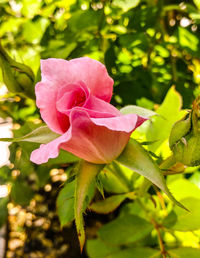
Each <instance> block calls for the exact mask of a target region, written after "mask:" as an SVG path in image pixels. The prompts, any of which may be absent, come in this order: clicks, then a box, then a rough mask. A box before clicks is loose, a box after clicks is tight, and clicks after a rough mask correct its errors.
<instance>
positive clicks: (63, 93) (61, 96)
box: [56, 82, 89, 115]
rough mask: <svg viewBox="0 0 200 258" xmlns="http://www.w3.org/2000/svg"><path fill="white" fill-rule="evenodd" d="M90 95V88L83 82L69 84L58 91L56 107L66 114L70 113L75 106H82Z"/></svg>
mask: <svg viewBox="0 0 200 258" xmlns="http://www.w3.org/2000/svg"><path fill="white" fill-rule="evenodd" d="M88 96H89V92H88V89H87V88H86V86H85V84H84V83H83V82H78V83H75V84H68V85H67V86H65V87H63V88H61V89H60V90H59V92H58V96H57V102H56V107H57V110H58V111H59V112H61V113H63V114H65V115H69V112H70V110H71V109H72V108H73V107H76V106H78V107H82V106H83V105H84V103H85V101H86V100H87V98H88Z"/></svg>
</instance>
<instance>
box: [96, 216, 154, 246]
mask: <svg viewBox="0 0 200 258" xmlns="http://www.w3.org/2000/svg"><path fill="white" fill-rule="evenodd" d="M152 229H153V226H152V224H150V223H149V222H147V221H146V220H144V219H142V218H140V217H138V216H135V215H130V214H127V215H125V216H120V217H118V218H117V219H115V220H113V221H111V222H109V223H108V224H106V225H104V226H103V227H101V228H100V230H99V231H98V235H99V237H100V238H101V240H102V241H104V242H105V243H108V244H111V245H123V244H128V243H133V242H135V241H137V240H139V239H141V238H143V237H145V236H147V235H148V234H149V233H150V232H151V231H152Z"/></svg>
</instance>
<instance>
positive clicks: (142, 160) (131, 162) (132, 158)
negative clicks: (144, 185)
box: [117, 139, 187, 210]
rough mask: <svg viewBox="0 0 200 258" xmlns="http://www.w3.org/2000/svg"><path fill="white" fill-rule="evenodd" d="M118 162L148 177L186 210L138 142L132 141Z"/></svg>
mask: <svg viewBox="0 0 200 258" xmlns="http://www.w3.org/2000/svg"><path fill="white" fill-rule="evenodd" d="M117 162H119V163H121V164H122V165H124V166H125V167H128V168H129V169H131V170H133V171H135V172H137V173H138V174H140V175H142V176H144V177H146V178H147V179H148V180H149V181H151V182H152V183H153V184H155V185H156V186H157V187H159V188H160V189H161V190H163V192H164V193H166V194H167V196H168V197H169V198H170V199H171V200H172V201H173V202H174V203H175V204H177V205H178V206H180V207H181V208H184V209H186V208H185V207H184V206H183V205H182V204H181V203H180V202H178V201H177V200H176V199H175V198H174V197H173V195H172V194H171V193H170V191H169V189H168V188H167V185H166V183H165V180H164V177H163V174H162V171H161V170H160V168H159V167H158V165H157V164H156V162H155V161H154V160H153V159H152V158H151V157H150V155H149V154H148V152H147V151H146V150H145V149H144V148H143V147H142V145H141V144H139V143H138V142H137V141H136V140H134V139H130V141H129V142H128V144H127V146H126V147H125V149H124V151H123V152H122V154H121V155H120V156H119V157H118V158H117ZM186 210H187V209H186Z"/></svg>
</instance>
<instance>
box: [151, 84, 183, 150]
mask: <svg viewBox="0 0 200 258" xmlns="http://www.w3.org/2000/svg"><path fill="white" fill-rule="evenodd" d="M181 106H182V98H181V95H180V94H179V93H178V92H177V91H176V90H175V88H174V87H172V88H170V90H169V91H168V93H167V95H166V97H165V99H164V101H163V103H162V105H161V106H160V107H159V108H158V109H157V110H156V112H157V113H158V115H159V116H155V117H153V118H152V123H151V124H150V125H149V127H148V128H147V134H146V136H147V141H155V143H154V144H151V145H149V148H148V149H149V150H150V151H152V152H155V151H156V150H157V149H158V148H159V147H160V146H161V144H162V143H163V142H164V141H166V140H167V139H169V135H170V132H171V129H172V126H173V124H174V123H175V122H176V121H177V120H180V119H181V118H182V117H183V116H184V114H185V113H186V111H183V110H181V111H180V109H181Z"/></svg>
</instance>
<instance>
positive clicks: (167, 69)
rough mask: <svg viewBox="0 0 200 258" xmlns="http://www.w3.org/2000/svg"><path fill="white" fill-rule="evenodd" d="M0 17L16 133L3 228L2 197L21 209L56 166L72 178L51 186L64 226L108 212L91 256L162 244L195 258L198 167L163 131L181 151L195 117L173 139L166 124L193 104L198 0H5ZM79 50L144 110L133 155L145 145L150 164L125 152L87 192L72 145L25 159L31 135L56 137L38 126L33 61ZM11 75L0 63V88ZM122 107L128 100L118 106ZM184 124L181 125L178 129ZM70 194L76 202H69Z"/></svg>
mask: <svg viewBox="0 0 200 258" xmlns="http://www.w3.org/2000/svg"><path fill="white" fill-rule="evenodd" d="M172 3H173V4H172ZM0 15H1V19H0V41H1V45H2V47H3V49H4V50H5V51H6V52H7V53H8V55H9V56H10V57H12V60H14V64H15V65H13V63H12V62H11V61H10V62H11V63H10V65H11V68H12V69H11V70H9V77H8V79H9V86H8V85H7V87H8V90H9V91H8V92H6V93H3V94H1V96H0V101H1V105H0V117H1V118H3V119H4V122H6V121H10V120H9V119H11V120H12V123H13V136H14V137H15V142H14V143H13V144H12V145H10V147H9V149H10V164H9V165H6V166H3V167H1V168H0V184H6V185H8V187H9V189H11V190H10V194H9V196H8V197H6V198H1V199H0V209H1V214H0V226H1V225H2V224H3V223H4V222H5V220H6V216H7V203H8V202H13V203H15V204H19V205H21V206H22V207H26V206H27V205H28V204H29V203H30V201H31V200H32V199H33V198H35V195H34V191H35V189H40V188H43V187H44V186H45V185H46V184H47V183H48V180H49V172H50V171H52V169H54V168H56V169H60V168H62V169H64V170H65V175H66V178H67V181H66V182H65V185H64V186H63V188H62V189H60V188H59V189H57V191H58V192H59V195H58V199H57V213H58V216H59V219H60V222H61V226H65V225H69V223H70V222H71V221H72V220H73V219H74V215H75V214H76V216H78V218H79V222H78V223H79V228H80V229H81V230H83V228H82V227H83V224H82V223H81V222H82V220H83V217H82V216H83V213H84V212H85V210H86V206H88V205H89V209H87V213H90V212H91V213H95V212H96V213H98V214H104V215H102V216H106V215H105V214H112V217H109V221H107V223H106V224H104V225H101V227H100V228H99V229H96V233H95V235H96V238H95V239H89V240H87V243H86V250H87V254H88V256H89V257H91V258H97V257H99V258H100V257H101V258H102V257H115V258H117V257H123V258H124V257H160V254H161V253H162V255H163V257H166V253H168V254H169V255H170V256H171V257H181V258H182V257H188V256H190V257H199V252H200V251H199V249H197V248H198V247H199V237H200V224H199V221H200V212H199V209H200V189H199V187H200V176H199V167H193V168H191V167H186V166H185V165H190V164H188V163H187V164H182V163H184V162H183V160H182V159H180V158H179V159H178V161H179V162H180V161H181V162H182V163H179V162H176V160H174V159H173V158H168V157H171V155H172V151H171V150H170V148H169V143H168V140H169V137H170V139H171V141H170V147H171V145H173V148H175V147H174V146H176V147H177V145H174V144H175V143H176V142H177V141H178V142H180V144H182V145H181V146H183V148H185V144H184V140H182V137H183V136H185V135H186V134H187V132H188V130H190V126H191V124H190V126H189V127H187V128H186V133H185V131H184V133H182V131H181V133H180V135H178V136H177V133H176V136H175V137H174V138H173V137H172V135H171V136H170V134H171V130H172V127H173V125H174V123H175V122H177V121H178V120H180V119H183V118H184V117H185V116H186V115H187V111H186V109H191V107H192V102H193V100H194V98H196V97H197V96H198V95H199V93H200V88H199V87H200V61H199V57H200V47H199V46H200V41H199V32H200V28H199V21H200V5H199V1H197V0H194V1H185V2H181V1H178V0H176V1H169V0H167V1H163V0H161V1H156V0H154V1H149V0H137V1H136V0H135V1H131V0H124V1H121V0H114V1H108V0H101V1H98V0H94V1H89V0H77V1H76V0H68V1H64V0H59V1H53V0H43V1H39V0H37V1H31V0H20V1H15V0H13V1H7V0H0ZM1 53H4V52H2V51H0V58H2V56H1ZM81 56H89V57H91V58H94V59H96V60H99V61H101V62H103V63H105V65H106V67H107V69H108V71H109V74H110V76H111V77H112V78H113V79H114V81H115V85H114V94H113V98H112V104H114V105H115V106H117V107H118V108H120V109H121V107H123V108H122V109H121V112H122V113H124V114H125V113H126V114H127V113H129V112H132V111H133V110H134V112H136V113H137V112H139V113H140V114H143V115H144V116H147V117H149V121H147V122H145V124H144V125H143V126H141V127H140V128H138V130H136V131H135V132H134V133H133V135H132V137H133V138H134V139H136V140H137V142H136V144H139V146H140V147H138V148H139V149H140V150H141V152H138V153H139V154H141V153H145V154H144V155H145V157H148V158H147V159H148V160H146V162H147V163H148V162H150V163H148V165H147V167H146V169H145V171H142V172H141V168H140V167H139V169H138V167H136V161H138V159H136V161H134V163H133V164H132V165H130V164H129V166H123V163H124V162H123V158H124V157H123V156H122V157H119V159H118V161H117V162H113V163H112V164H109V165H107V166H106V167H104V168H103V169H102V168H101V172H100V173H99V174H98V175H97V177H96V179H95V180H96V181H95V180H94V178H93V177H91V178H89V180H91V181H93V184H95V185H96V188H97V189H98V191H94V185H93V186H92V187H91V189H88V188H87V187H86V189H85V192H84V191H83V190H84V189H83V188H82V187H78V186H77V185H80V180H79V178H78V179H76V174H77V163H78V162H79V159H78V158H77V157H75V156H74V155H71V154H69V153H67V152H64V151H63V152H61V153H60V155H59V157H58V158H56V159H52V160H50V161H49V162H47V163H46V164H44V165H41V166H37V165H35V164H33V163H31V162H30V153H31V152H32V150H34V149H35V148H37V147H38V143H41V142H43V143H44V142H47V141H49V140H50V139H53V138H54V137H57V136H56V135H55V134H52V132H48V129H47V128H46V127H42V126H43V125H44V124H43V123H42V120H41V118H40V116H39V112H38V110H37V108H36V105H35V100H34V96H33V95H32V94H33V89H34V88H33V87H34V85H35V83H36V82H37V81H39V80H40V70H39V66H40V59H46V58H49V57H55V58H63V59H72V58H76V57H81ZM3 57H4V59H1V60H3V61H4V62H0V65H1V66H3V64H6V66H8V63H9V60H10V59H9V58H7V59H5V54H4V55H3ZM19 64H22V65H26V67H30V68H31V70H29V69H30V68H28V73H31V80H33V76H32V71H33V73H34V78H35V79H34V80H35V81H34V83H33V82H32V81H31V83H30V82H29V83H28V84H26V85H29V88H28V89H27V88H26V90H25V92H24V94H22V90H21V88H20V86H19V85H22V86H23V87H24V84H23V83H22V82H24V77H23V78H21V77H20V76H22V75H24V74H23V73H22V72H21V71H22V70H21V69H23V66H19ZM13 68H14V69H13ZM25 69H27V68H25ZM30 71H31V72H30ZM11 75H12V76H13V77H12V78H11ZM25 75H26V73H25ZM13 78H15V79H14V80H13ZM8 79H5V72H4V69H2V73H1V72H0V81H1V84H0V87H1V88H0V90H1V89H2V91H3V89H4V87H5V86H4V83H5V84H8V83H7V80H8ZM26 80H27V78H26ZM3 81H4V82H3ZM14 82H15V85H14V90H13V88H12V87H11V86H13V84H12V83H14ZM10 83H11V84H12V85H11V86H10ZM16 83H17V84H16ZM16 85H17V86H16ZM22 86H21V87H22ZM15 87H17V89H16V88H15ZM23 87H22V88H23ZM31 87H32V88H31ZM23 89H24V88H23ZM125 105H129V106H128V107H125V108H124V106H125ZM133 105H134V106H133ZM135 105H138V106H140V107H142V108H144V109H141V108H138V107H136V106H135ZM193 108H194V107H193ZM147 109H148V110H147ZM186 118H188V116H186ZM182 121H185V120H182ZM176 125H177V123H176ZM38 128H39V129H38ZM176 128H177V127H176ZM180 128H181V129H179V128H178V130H179V132H180V130H182V129H183V128H182V127H180ZM184 129H185V127H184ZM174 130H176V129H175V127H173V131H174ZM31 132H34V133H31ZM38 132H39V136H38ZM41 133H42V134H43V135H42V141H41V138H40V137H41ZM25 135H26V137H24V136H25ZM38 137H39V138H38ZM177 137H178V138H177ZM188 137H189V136H188V135H187V137H186V140H188ZM19 139H21V140H24V141H28V142H24V141H19ZM138 142H139V143H138ZM171 142H173V144H171ZM195 144H196V142H195ZM191 145H192V146H193V144H191ZM196 145H197V146H198V142H197V144H196ZM142 146H143V147H142ZM144 149H145V150H144ZM197 149H198V148H197ZM172 150H173V151H174V149H172ZM179 153H180V152H179ZM150 156H152V158H150ZM186 156H187V155H186ZM197 156H198V155H197ZM133 160H134V157H132V159H131V161H132V162H133ZM141 160H142V161H143V162H141V161H140V162H139V165H144V164H147V163H145V162H144V157H142V158H141ZM126 162H127V161H126ZM126 162H125V163H126ZM156 163H157V164H156ZM149 164H150V165H149ZM125 165H126V164H125ZM137 165H138V164H137ZM195 165H196V164H195ZM149 166H152V167H151V168H152V169H151V170H148V169H149ZM136 172H138V173H139V174H138V173H136ZM161 172H162V173H163V175H164V176H165V179H166V180H165V181H166V183H167V187H168V188H169V190H170V192H171V193H172V194H173V196H174V197H175V198H176V199H177V200H178V201H179V202H180V203H181V204H183V205H184V206H185V207H186V208H188V209H189V210H190V212H188V211H186V210H184V209H182V208H180V207H178V206H175V205H174V204H173V203H172V202H171V201H170V200H169V199H168V197H167V196H166V195H165V194H163V192H161V191H160V190H159V189H158V188H157V187H156V186H155V185H157V186H158V187H160V188H161V189H162V190H164V191H165V193H167V194H168V196H171V194H170V193H169V192H168V190H166V189H167V188H166V185H165V181H164V180H163V175H162V174H161ZM95 175H96V173H95ZM141 175H144V176H146V177H147V178H148V179H149V180H151V181H152V182H153V183H154V184H155V185H153V186H151V183H149V181H147V180H144V178H143V176H141ZM86 179H87V177H86ZM86 179H85V180H86ZM32 181H34V184H32ZM80 190H82V191H83V192H82V193H81V192H80ZM80 194H82V197H83V198H82V199H84V200H82V203H76V202H77V199H76V200H74V197H75V196H77V195H80ZM85 196H87V198H85ZM74 203H76V207H78V206H79V208H80V209H79V210H78V209H77V210H75V211H74V210H73V209H72V208H71V207H72V206H74ZM77 214H78V215H77ZM85 227H86V228H87V227H88V225H87V224H86V225H85Z"/></svg>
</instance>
